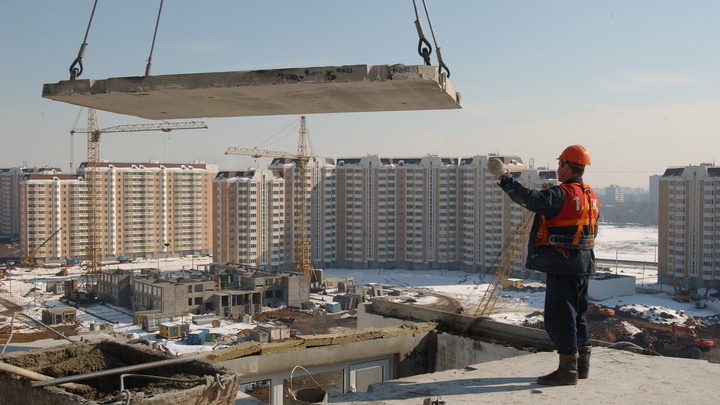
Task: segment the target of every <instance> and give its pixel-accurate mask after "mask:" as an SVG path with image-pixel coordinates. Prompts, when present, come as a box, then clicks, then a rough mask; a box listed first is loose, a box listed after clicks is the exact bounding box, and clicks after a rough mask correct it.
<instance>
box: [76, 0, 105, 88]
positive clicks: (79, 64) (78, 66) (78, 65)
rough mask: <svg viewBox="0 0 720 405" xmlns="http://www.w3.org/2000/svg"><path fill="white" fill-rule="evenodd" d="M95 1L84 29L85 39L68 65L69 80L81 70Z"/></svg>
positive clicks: (79, 73) (95, 6) (78, 74)
mask: <svg viewBox="0 0 720 405" xmlns="http://www.w3.org/2000/svg"><path fill="white" fill-rule="evenodd" d="M97 2H98V0H95V4H93V8H92V13H90V21H88V26H87V30H85V39H83V43H82V45H80V51H78V56H77V58H75V61H74V62H73V63H72V65H70V80H75V79H77V78H78V77H80V75H81V74H82V72H83V63H82V58H83V56H85V48H87V38H88V34H89V33H90V25H91V24H92V20H93V17H94V16H95V8H97Z"/></svg>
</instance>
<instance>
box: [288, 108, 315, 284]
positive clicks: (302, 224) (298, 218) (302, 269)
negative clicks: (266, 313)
mask: <svg viewBox="0 0 720 405" xmlns="http://www.w3.org/2000/svg"><path fill="white" fill-rule="evenodd" d="M299 132H300V134H299V135H300V136H299V138H298V151H297V165H296V169H297V170H296V172H295V187H296V190H295V193H293V194H294V196H295V271H296V272H298V273H301V274H305V275H308V276H311V277H312V275H313V266H312V262H311V261H310V241H309V240H308V233H307V199H308V192H307V189H308V188H307V178H306V172H307V162H308V156H307V146H306V144H307V129H306V127H305V116H303V117H301V119H300V131H299Z"/></svg>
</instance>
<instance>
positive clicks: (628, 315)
mask: <svg viewBox="0 0 720 405" xmlns="http://www.w3.org/2000/svg"><path fill="white" fill-rule="evenodd" d="M613 310H614V312H615V313H614V315H601V314H600V309H599V308H598V307H591V308H590V309H589V310H588V313H587V320H588V329H589V330H590V337H591V338H593V339H596V340H600V341H603V342H608V343H617V342H630V343H633V344H635V345H637V346H640V347H641V348H643V349H645V350H646V351H648V352H655V353H657V354H660V355H662V356H668V357H678V358H687V359H702V360H706V361H708V362H710V363H720V347H716V346H713V347H698V346H696V344H695V337H693V336H692V335H691V334H690V333H688V332H686V331H676V333H675V335H673V333H672V326H668V325H665V324H657V323H652V322H649V321H648V320H646V319H644V318H642V317H641V316H640V315H639V314H637V313H635V312H632V311H624V310H622V308H620V307H615V308H613ZM661 316H662V314H661ZM667 316H671V315H669V314H668V315H667ZM525 326H529V327H534V328H538V329H544V328H545V327H544V325H543V323H542V322H526V324H525ZM686 326H692V327H693V328H694V330H695V333H696V334H697V337H698V338H700V339H709V340H712V341H713V342H715V343H716V344H720V323H718V319H713V317H709V318H692V317H691V318H689V319H688V321H687V322H686Z"/></svg>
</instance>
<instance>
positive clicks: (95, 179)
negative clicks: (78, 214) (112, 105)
mask: <svg viewBox="0 0 720 405" xmlns="http://www.w3.org/2000/svg"><path fill="white" fill-rule="evenodd" d="M87 132H88V138H87V165H86V167H85V181H86V182H87V189H88V199H87V201H88V244H87V247H86V248H85V260H86V267H85V271H84V272H83V274H82V276H81V277H80V284H81V285H82V286H83V288H84V290H85V292H86V293H91V292H92V291H93V290H94V288H95V287H94V286H96V285H97V278H98V276H99V274H100V270H101V267H102V252H101V250H100V240H99V239H100V229H99V228H100V223H99V222H100V218H99V213H100V211H101V209H100V202H101V199H102V198H101V196H100V173H99V171H98V165H99V163H100V129H99V128H98V122H97V114H96V112H95V109H94V108H88V131H87Z"/></svg>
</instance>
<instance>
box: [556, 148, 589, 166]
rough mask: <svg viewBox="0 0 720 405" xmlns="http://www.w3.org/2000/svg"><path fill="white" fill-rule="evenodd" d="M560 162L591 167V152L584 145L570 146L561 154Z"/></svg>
mask: <svg viewBox="0 0 720 405" xmlns="http://www.w3.org/2000/svg"><path fill="white" fill-rule="evenodd" d="M558 160H567V161H568V162H573V163H577V164H579V165H583V166H590V152H588V151H587V149H585V147H583V146H582V145H570V146H568V147H567V148H565V150H564V151H563V153H561V154H560V157H559V158H558Z"/></svg>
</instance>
